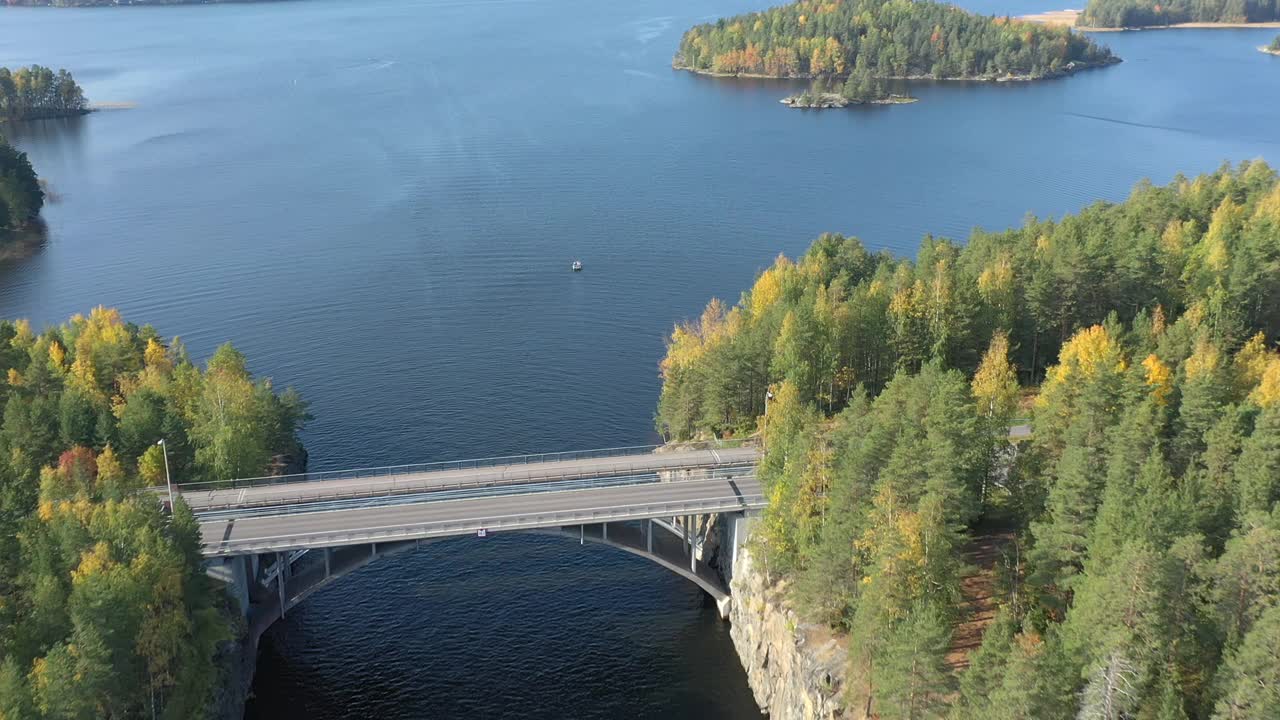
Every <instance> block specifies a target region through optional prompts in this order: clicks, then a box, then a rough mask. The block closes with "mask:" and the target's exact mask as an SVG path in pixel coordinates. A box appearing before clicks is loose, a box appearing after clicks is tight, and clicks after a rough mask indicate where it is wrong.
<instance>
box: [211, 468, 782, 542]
mask: <svg viewBox="0 0 1280 720" xmlns="http://www.w3.org/2000/svg"><path fill="white" fill-rule="evenodd" d="M764 506H765V500H764V496H763V494H762V491H761V487H760V483H759V481H758V480H756V479H755V477H754V474H744V476H743V477H737V478H717V479H714V480H687V481H682V482H664V483H646V484H641V485H624V486H611V487H603V488H591V489H577V490H565V491H560V492H538V493H528V494H519V493H516V494H506V495H496V496H490V497H479V498H468V499H462V500H437V501H425V502H413V503H405V504H398V505H379V506H374V507H360V508H351V509H344V510H322V511H316V512H306V511H305V506H303V511H297V512H294V511H291V509H290V508H287V507H282V508H281V512H280V514H278V515H271V516H261V515H254V516H249V517H239V518H218V519H208V520H202V521H201V522H200V532H201V535H202V537H203V551H204V554H205V555H206V556H210V557H212V556H228V555H245V554H250V553H265V552H279V551H284V550H296V549H303V548H320V547H340V546H345V545H361V544H368V543H377V542H391V541H398V540H412V539H417V538H429V537H446V536H449V535H470V534H475V533H477V532H478V531H479V530H481V529H485V530H493V531H499V530H530V529H536V528H548V527H562V526H566V525H579V524H592V523H600V522H618V521H623V520H638V519H645V518H655V517H671V516H675V515H697V514H705V513H717V512H735V511H739V510H754V509H760V508H763V507H764Z"/></svg>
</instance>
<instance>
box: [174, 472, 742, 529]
mask: <svg viewBox="0 0 1280 720" xmlns="http://www.w3.org/2000/svg"><path fill="white" fill-rule="evenodd" d="M665 472H668V471H665V470H664V471H661V472H653V471H649V472H642V471H639V470H636V471H628V472H623V473H612V474H601V473H583V474H582V475H581V477H577V476H572V475H563V476H560V475H557V476H554V477H546V478H520V479H510V478H508V479H503V480H492V481H478V480H477V481H459V482H457V483H449V484H445V485H433V486H430V487H423V486H421V485H417V486H414V485H407V486H404V487H396V486H395V485H394V483H393V486H392V487H391V488H390V489H382V490H379V489H378V488H372V489H367V488H360V489H358V490H350V491H345V492H332V493H315V494H308V495H305V496H300V497H294V498H280V497H277V498H274V499H265V500H262V501H259V502H235V503H217V504H215V503H210V504H207V505H200V506H198V507H196V508H194V513H195V516H196V518H197V519H202V520H203V519H205V518H209V519H210V521H212V520H217V519H229V518H231V517H275V516H286V515H301V514H305V513H309V512H316V508H317V507H319V509H321V510H329V509H341V510H348V509H364V508H370V507H384V506H387V505H409V504H414V503H415V502H424V503H425V502H434V501H436V500H437V497H436V496H437V495H439V496H441V498H442V499H445V500H454V499H461V500H471V499H477V498H480V497H497V496H512V495H535V494H539V493H543V492H566V491H573V490H592V489H599V488H601V487H616V486H617V485H618V484H619V483H618V482H617V481H618V480H619V479H623V480H627V481H631V480H634V482H627V483H626V484H637V485H638V484H646V483H648V484H653V483H659V482H664V481H663V480H662V479H661V477H660V476H661V475H662V474H663V473H665ZM670 472H675V473H680V474H681V477H679V478H678V479H676V480H673V481H672V482H696V481H699V480H733V479H754V478H755V476H756V475H755V473H756V468H755V465H741V464H735V465H724V466H719V465H717V466H710V467H699V468H693V469H673V470H671V471H670ZM593 480H598V481H600V482H599V483H588V482H583V481H593ZM610 481H613V482H610ZM525 487H528V488H529V490H528V491H523V490H522V488H525ZM466 490H477V491H483V490H491V491H495V492H493V493H492V494H480V495H470V496H466V497H462V498H458V497H455V496H454V495H455V494H456V493H457V492H459V491H466ZM501 490H509V491H510V492H497V491H501ZM415 496H421V500H415V499H414V498H415ZM398 498H404V500H402V501H400V502H394V503H391V502H383V501H391V500H396V499H398ZM339 503H340V504H341V506H340V507H337V508H334V507H333V506H334V505H335V504H339ZM238 511H244V512H243V513H239V512H238Z"/></svg>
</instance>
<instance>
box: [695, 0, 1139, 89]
mask: <svg viewBox="0 0 1280 720" xmlns="http://www.w3.org/2000/svg"><path fill="white" fill-rule="evenodd" d="M1114 60H1115V59H1114V57H1113V56H1112V55H1111V51H1109V50H1107V49H1106V48H1103V47H1100V46H1098V45H1096V44H1094V42H1093V41H1092V40H1090V39H1089V38H1087V37H1085V36H1083V35H1079V34H1075V33H1072V32H1071V31H1070V30H1068V29H1066V28H1060V27H1049V26H1046V25H1037V24H1032V23H1025V22H1018V21H1014V20H1010V19H1009V18H997V17H988V16H983V15H974V14H972V13H969V12H967V11H965V10H961V9H960V8H957V7H955V6H953V5H946V4H942V3H938V2H929V1H928V0H919V1H916V2H911V1H909V0H889V1H888V2H885V1H884V0H835V1H834V2H823V1H821V0H802V1H801V2H796V3H791V4H789V5H782V6H779V7H775V8H771V9H769V10H765V11H763V12H756V13H748V14H746V15H739V16H737V17H732V18H727V19H722V20H719V21H717V22H715V23H708V24H705V25H698V26H696V27H694V28H692V29H691V30H689V31H688V32H686V33H685V34H684V38H683V39H681V41H680V49H679V52H677V54H676V57H675V61H674V65H675V66H676V67H679V68H687V69H690V70H695V71H699V72H716V73H728V74H750V75H765V76H770V77H799V78H804V77H815V76H834V77H844V76H846V75H849V74H851V73H859V74H861V75H863V76H871V77H875V78H882V79H883V78H906V77H935V78H997V77H1006V76H1022V77H1031V78H1037V77H1044V76H1046V75H1055V74H1059V73H1063V72H1069V71H1070V70H1072V69H1073V68H1075V67H1078V66H1092V65H1098V64H1103V63H1108V62H1114Z"/></svg>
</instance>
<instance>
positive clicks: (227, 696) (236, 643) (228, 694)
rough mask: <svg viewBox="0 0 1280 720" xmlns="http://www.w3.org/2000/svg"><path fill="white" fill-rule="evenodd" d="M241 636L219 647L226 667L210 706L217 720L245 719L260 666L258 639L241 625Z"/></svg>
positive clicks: (222, 664) (220, 658) (219, 660)
mask: <svg viewBox="0 0 1280 720" xmlns="http://www.w3.org/2000/svg"><path fill="white" fill-rule="evenodd" d="M241 630H242V634H241V637H240V638H239V639H237V640H231V641H228V642H225V643H223V644H222V645H221V646H220V647H219V648H218V658H217V663H218V666H219V667H220V668H221V669H222V681H221V682H220V683H218V685H217V686H216V687H215V688H214V696H213V700H212V702H210V705H209V717H210V718H213V720H242V718H244V705H245V703H246V702H248V700H249V689H250V688H251V687H253V672H254V670H255V669H257V666H258V639H257V637H255V636H254V634H253V633H252V632H248V631H247V630H246V629H245V628H241Z"/></svg>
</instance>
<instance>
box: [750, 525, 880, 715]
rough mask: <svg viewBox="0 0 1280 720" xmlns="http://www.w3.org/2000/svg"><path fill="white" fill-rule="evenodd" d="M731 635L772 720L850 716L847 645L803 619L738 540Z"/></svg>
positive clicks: (824, 629) (762, 705) (761, 704)
mask: <svg viewBox="0 0 1280 720" xmlns="http://www.w3.org/2000/svg"><path fill="white" fill-rule="evenodd" d="M730 589H731V590H732V593H733V605H732V608H731V609H730V611H729V622H730V623H731V627H730V629H729V636H730V637H732V638H733V645H734V647H735V648H736V649H737V651H738V658H739V659H740V660H741V661H742V666H743V667H744V668H746V670H747V682H748V684H750V686H751V691H752V693H754V694H755V697H756V702H757V703H759V704H760V707H761V708H762V709H763V710H765V711H766V712H767V713H769V717H770V718H772V719H773V720H834V719H835V718H841V719H842V720H847V719H849V718H855V717H856V716H855V715H854V714H853V713H846V712H845V709H844V707H843V699H844V697H843V696H844V680H845V669H846V667H847V664H848V650H847V648H846V646H845V644H844V643H843V642H841V640H840V639H838V638H837V637H835V635H834V634H833V633H832V632H830V631H829V630H828V629H826V628H823V627H819V626H816V625H812V624H806V623H803V622H801V621H800V618H799V616H798V615H797V614H796V612H795V611H794V610H792V609H791V608H789V607H787V604H786V601H785V598H784V597H783V592H782V588H781V587H780V586H779V585H776V584H775V585H772V586H770V585H769V584H768V583H767V581H766V578H765V576H764V573H763V572H762V571H761V570H760V568H758V567H756V565H755V564H754V563H753V562H752V558H751V553H750V551H749V550H747V548H746V547H745V546H744V545H742V544H741V543H739V545H738V555H737V558H735V559H734V562H733V579H732V581H731V582H730Z"/></svg>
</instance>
